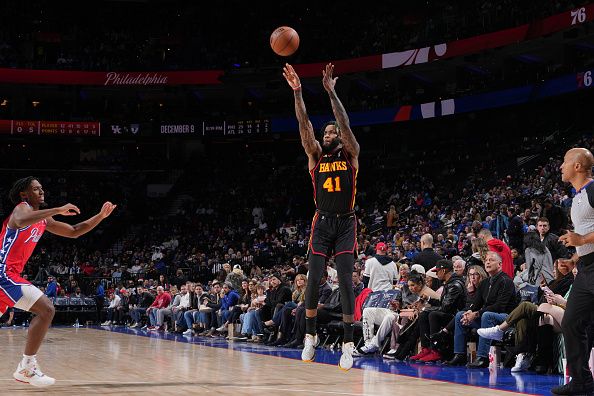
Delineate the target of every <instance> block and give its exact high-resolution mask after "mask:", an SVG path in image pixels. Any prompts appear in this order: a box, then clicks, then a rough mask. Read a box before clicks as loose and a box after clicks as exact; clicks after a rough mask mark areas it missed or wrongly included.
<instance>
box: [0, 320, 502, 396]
mask: <svg viewBox="0 0 594 396" xmlns="http://www.w3.org/2000/svg"><path fill="white" fill-rule="evenodd" d="M145 334H146V333H145ZM25 337H26V330H25V329H22V328H15V329H2V330H0V340H1V341H0V342H1V344H2V365H0V394H35V393H41V392H43V393H44V394H55V395H64V394H66V395H84V394H104V395H121V394H126V395H135V394H138V395H149V394H158V395H176V396H179V395H180V394H198V393H209V394H213V395H223V394H224V395H231V394H233V395H255V394H260V395H262V394H271V395H283V396H284V395H306V394H314V395H388V394H403V395H407V396H409V395H421V394H424V395H476V394H477V393H480V394H486V395H497V394H501V395H503V394H507V395H509V394H510V392H509V391H505V392H504V391H499V390H491V389H487V388H479V387H475V386H467V385H459V384H453V383H447V382H442V381H434V380H429V379H423V378H414V377H410V376H402V375H396V374H390V373H383V372H378V371H376V370H373V369H365V368H353V369H352V370H351V371H349V372H347V373H345V372H342V371H340V370H339V369H338V368H337V367H336V366H335V365H330V364H324V363H310V364H306V363H303V362H301V361H300V360H295V359H290V358H283V357H278V356H267V355H262V354H258V353H250V352H245V351H239V350H234V349H232V348H221V347H212V346H205V345H196V344H192V343H187V342H179V341H176V340H167V339H162V338H159V337H154V338H153V337H145V336H143V337H141V336H138V335H134V334H122V333H117V332H111V331H105V330H101V329H92V328H78V329H76V328H52V329H50V330H49V332H48V336H47V338H46V342H45V343H44V345H43V346H42V348H41V351H40V353H39V354H38V359H39V362H40V365H41V369H42V370H43V372H44V373H46V374H48V375H50V376H52V377H55V378H56V384H55V385H54V386H53V387H50V388H45V389H38V388H34V387H32V386H30V385H26V384H21V383H19V382H16V381H15V380H14V379H12V373H13V371H14V369H15V368H16V366H17V364H18V362H19V360H20V358H21V356H22V353H23V347H24V343H25Z"/></svg>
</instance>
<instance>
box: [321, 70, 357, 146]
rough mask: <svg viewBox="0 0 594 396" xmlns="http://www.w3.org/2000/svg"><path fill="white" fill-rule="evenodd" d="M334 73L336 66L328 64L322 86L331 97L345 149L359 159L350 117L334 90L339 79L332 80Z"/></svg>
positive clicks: (323, 72)
mask: <svg viewBox="0 0 594 396" xmlns="http://www.w3.org/2000/svg"><path fill="white" fill-rule="evenodd" d="M333 72H334V65H333V64H332V63H328V64H327V65H326V68H325V69H324V70H323V71H322V75H323V78H322V84H323V85H324V89H326V92H328V95H329V96H330V103H331V104H332V111H333V112H334V117H336V122H337V123H338V129H340V138H341V140H342V145H343V146H344V149H345V150H346V151H347V153H349V154H350V155H351V157H354V158H358V157H359V151H360V149H359V143H357V139H356V138H355V135H354V134H353V131H352V130H351V124H350V122H349V116H348V114H347V112H346V110H345V109H344V106H343V105H342V103H341V101H340V99H338V95H336V91H335V90H334V86H335V85H336V80H338V77H334V78H332V73H333Z"/></svg>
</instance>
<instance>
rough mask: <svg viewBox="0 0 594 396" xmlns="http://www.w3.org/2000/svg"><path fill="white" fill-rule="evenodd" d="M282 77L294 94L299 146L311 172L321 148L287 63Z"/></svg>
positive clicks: (293, 71)
mask: <svg viewBox="0 0 594 396" xmlns="http://www.w3.org/2000/svg"><path fill="white" fill-rule="evenodd" d="M283 76H284V77H285V79H286V80H287V82H288V83H289V86H290V87H291V88H292V89H293V93H294V94H295V115H296V116H297V121H298V122H299V133H300V135H301V144H302V145H303V148H304V149H305V153H306V154H307V157H308V159H309V169H310V170H312V169H313V168H314V167H315V166H316V163H317V162H318V160H319V159H320V155H321V154H322V147H321V146H320V143H319V142H318V141H317V140H316V136H315V133H314V130H313V126H312V125H311V121H310V120H309V117H308V116H307V110H306V109H305V102H304V101H303V95H302V92H301V81H300V80H299V76H298V75H297V73H296V72H295V69H293V66H291V65H289V64H288V63H287V64H286V65H285V67H284V68H283Z"/></svg>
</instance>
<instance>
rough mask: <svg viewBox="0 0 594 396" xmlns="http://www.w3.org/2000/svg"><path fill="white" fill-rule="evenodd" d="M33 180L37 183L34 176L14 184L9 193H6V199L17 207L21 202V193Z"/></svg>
mask: <svg viewBox="0 0 594 396" xmlns="http://www.w3.org/2000/svg"><path fill="white" fill-rule="evenodd" d="M33 180H37V181H39V178H37V177H35V176H27V177H23V178H22V179H19V180H17V181H16V182H14V184H13V185H12V188H11V189H10V192H9V193H8V198H10V200H11V201H12V203H13V204H15V205H17V204H19V203H20V202H22V201H23V199H22V198H21V193H22V192H24V191H25V190H27V188H29V186H30V185H31V183H32V182H33Z"/></svg>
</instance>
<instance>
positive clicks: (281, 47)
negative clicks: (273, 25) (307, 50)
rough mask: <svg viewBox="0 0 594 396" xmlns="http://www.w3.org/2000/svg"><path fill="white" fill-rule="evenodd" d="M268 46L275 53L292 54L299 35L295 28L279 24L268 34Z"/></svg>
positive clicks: (281, 54)
mask: <svg viewBox="0 0 594 396" xmlns="http://www.w3.org/2000/svg"><path fill="white" fill-rule="evenodd" d="M270 47H272V50H273V51H274V52H275V53H276V54H277V55H280V56H289V55H293V54H294V53H295V51H297V48H299V35H298V34H297V32H296V31H295V29H293V28H290V27H288V26H281V27H279V28H277V29H276V30H275V31H274V32H272V34H271V35H270Z"/></svg>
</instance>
